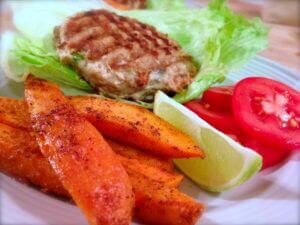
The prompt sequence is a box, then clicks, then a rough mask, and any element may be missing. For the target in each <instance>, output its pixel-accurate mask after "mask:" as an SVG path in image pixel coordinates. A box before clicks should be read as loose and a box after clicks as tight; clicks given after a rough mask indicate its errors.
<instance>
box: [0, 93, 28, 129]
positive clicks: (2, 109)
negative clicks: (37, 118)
mask: <svg viewBox="0 0 300 225" xmlns="http://www.w3.org/2000/svg"><path fill="white" fill-rule="evenodd" d="M0 123H4V124H7V125H10V126H12V127H17V128H22V129H26V130H29V129H30V120H29V113H28V109H27V105H26V102H25V101H24V100H23V99H13V98H7V97H2V96H0Z"/></svg>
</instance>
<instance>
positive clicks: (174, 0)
mask: <svg viewBox="0 0 300 225" xmlns="http://www.w3.org/2000/svg"><path fill="white" fill-rule="evenodd" d="M184 7H185V6H184V0H171V1H170V0H159V1H157V0H148V1H147V9H151V10H175V9H183V8H184Z"/></svg>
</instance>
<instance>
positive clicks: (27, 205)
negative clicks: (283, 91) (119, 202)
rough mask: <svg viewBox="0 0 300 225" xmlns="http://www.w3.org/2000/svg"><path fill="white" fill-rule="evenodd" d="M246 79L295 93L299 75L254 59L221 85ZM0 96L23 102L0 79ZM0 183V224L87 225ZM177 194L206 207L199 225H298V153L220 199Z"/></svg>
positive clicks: (25, 189) (19, 91)
mask: <svg viewBox="0 0 300 225" xmlns="http://www.w3.org/2000/svg"><path fill="white" fill-rule="evenodd" d="M251 75H264V76H268V77H271V78H274V79H277V80H280V81H283V82H285V83H287V84H289V85H291V86H293V87H294V88H296V89H298V90H299V89H300V75H299V74H296V73H294V72H292V71H290V70H288V69H286V68H285V67H282V66H280V65H279V64H277V63H274V62H272V61H270V60H267V59H265V58H262V57H256V58H255V59H254V60H252V61H251V62H250V63H249V64H248V65H247V66H245V67H244V69H242V70H241V71H238V72H235V73H232V74H230V75H229V76H228V80H227V81H226V82H225V83H232V82H235V81H237V80H240V79H241V78H243V77H246V76H251ZM0 95H3V96H10V97H22V95H23V85H22V84H20V83H14V82H11V81H8V80H7V79H6V78H4V75H3V73H2V74H1V73H0ZM0 179H1V180H0V182H1V183H0V185H1V186H0V224H5V225H8V224H9V225H16V224H20V225H21V224H22V225H24V224H28V225H48V224H51V225H84V224H87V222H86V220H85V218H84V216H83V215H82V214H81V212H80V211H79V209H78V208H77V207H76V206H74V205H72V204H70V203H68V202H65V201H62V200H60V199H57V198H55V197H53V196H49V195H46V194H44V193H42V192H40V191H38V190H36V189H34V188H32V187H29V186H26V185H24V184H21V183H19V182H17V181H15V180H13V179H11V178H9V177H7V176H5V175H0ZM180 189H181V190H182V191H183V192H185V193H187V194H188V195H190V196H192V197H194V198H195V199H197V200H199V201H201V202H204V203H205V204H206V206H207V209H206V212H205V213H204V215H203V217H202V218H201V219H200V220H199V222H198V224H202V225H204V224H205V225H206V224H207V225H216V224H222V225H235V224H236V225H243V224H261V225H265V224H272V225H273V224H274V225H275V224H278V225H282V224H300V219H299V218H300V213H299V212H300V151H298V152H294V154H293V155H292V156H291V157H290V158H289V159H288V160H286V162H284V163H282V164H281V165H279V166H277V167H274V168H270V169H268V170H264V171H263V172H261V173H259V174H258V175H256V176H255V177H254V178H252V179H251V180H249V181H248V182H246V183H245V184H243V185H241V186H239V187H237V188H235V189H233V190H230V191H227V192H224V193H222V194H218V195H217V194H210V193H207V192H205V191H202V190H201V189H200V188H198V187H197V186H196V185H194V184H193V183H192V182H190V181H189V180H187V179H186V180H185V181H184V183H183V184H182V185H181V188H180Z"/></svg>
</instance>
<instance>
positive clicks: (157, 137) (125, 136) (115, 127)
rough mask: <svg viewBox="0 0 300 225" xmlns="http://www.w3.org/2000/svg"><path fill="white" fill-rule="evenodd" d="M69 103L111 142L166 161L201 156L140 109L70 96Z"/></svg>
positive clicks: (183, 137) (183, 138)
mask: <svg viewBox="0 0 300 225" xmlns="http://www.w3.org/2000/svg"><path fill="white" fill-rule="evenodd" d="M70 101H71V103H72V105H73V106H74V108H75V109H76V110H77V112H78V113H79V114H81V115H83V116H84V117H85V118H86V119H87V120H89V121H90V122H91V123H92V124H93V125H94V126H95V127H97V129H98V130H99V131H100V132H101V133H102V134H103V135H104V136H106V137H109V138H111V139H113V140H116V141H118V142H122V143H126V144H128V145H131V146H134V147H137V148H139V149H142V150H144V151H146V152H148V153H150V154H153V155H157V156H161V157H165V158H185V157H204V154H203V152H202V151H201V149H200V148H199V146H198V145H197V144H196V143H195V142H194V141H193V140H192V139H191V138H190V137H188V136H187V135H185V134H184V133H182V132H181V131H179V130H178V129H176V128H175V127H173V126H172V125H170V124H169V123H167V122H165V121H164V120H162V119H160V118H159V117H158V116H156V115H154V114H153V113H151V112H150V111H148V110H146V109H144V108H143V107H140V106H136V105H132V104H127V103H123V102H117V101H114V100H110V99H104V98H98V97H93V96H78V97H71V98H70Z"/></svg>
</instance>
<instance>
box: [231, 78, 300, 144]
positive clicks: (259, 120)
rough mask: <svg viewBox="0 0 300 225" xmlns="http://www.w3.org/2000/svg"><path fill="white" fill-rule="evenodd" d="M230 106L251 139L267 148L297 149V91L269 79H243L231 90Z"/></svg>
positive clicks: (299, 124) (299, 98)
mask: <svg viewBox="0 0 300 225" xmlns="http://www.w3.org/2000/svg"><path fill="white" fill-rule="evenodd" d="M232 107H233V113H234V116H235V119H236V121H237V123H238V125H239V126H240V127H241V128H242V130H243V131H244V132H245V133H246V134H248V135H249V136H250V137H252V138H254V139H257V140H258V141H260V142H261V143H263V144H264V145H266V146H269V147H276V148H281V149H300V93H299V92H298V91H296V90H294V89H292V88H290V87H288V86H287V85H285V84H283V83H280V82H278V81H274V80H271V79H268V78H261V77H251V78H246V79H244V80H242V81H240V82H239V83H238V84H237V85H236V86H235V88H234V92H233V97H232Z"/></svg>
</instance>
